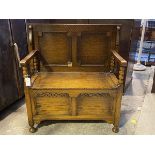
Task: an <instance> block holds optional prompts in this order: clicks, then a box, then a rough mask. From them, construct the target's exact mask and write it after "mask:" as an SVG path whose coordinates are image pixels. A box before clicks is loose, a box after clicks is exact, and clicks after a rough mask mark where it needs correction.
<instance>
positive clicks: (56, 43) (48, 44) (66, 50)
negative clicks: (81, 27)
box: [38, 32, 71, 65]
mask: <svg viewBox="0 0 155 155" xmlns="http://www.w3.org/2000/svg"><path fill="white" fill-rule="evenodd" d="M38 35H39V49H40V52H41V57H42V59H43V62H44V65H52V64H53V65H54V64H60V65H67V63H68V61H69V59H70V53H71V38H70V37H68V36H67V33H65V32H44V33H39V34H38Z"/></svg>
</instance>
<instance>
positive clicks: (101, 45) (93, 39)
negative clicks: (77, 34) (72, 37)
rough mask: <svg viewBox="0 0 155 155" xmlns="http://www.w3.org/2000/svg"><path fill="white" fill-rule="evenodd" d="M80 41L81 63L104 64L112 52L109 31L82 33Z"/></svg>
mask: <svg viewBox="0 0 155 155" xmlns="http://www.w3.org/2000/svg"><path fill="white" fill-rule="evenodd" d="M78 43H79V45H78V46H79V51H78V53H79V55H80V56H79V61H80V63H81V65H104V64H105V63H107V62H108V58H109V54H110V39H109V37H108V36H107V33H82V34H81V38H80V41H79V42H78Z"/></svg>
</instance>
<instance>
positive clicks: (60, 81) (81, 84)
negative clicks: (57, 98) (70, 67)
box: [32, 72, 119, 89]
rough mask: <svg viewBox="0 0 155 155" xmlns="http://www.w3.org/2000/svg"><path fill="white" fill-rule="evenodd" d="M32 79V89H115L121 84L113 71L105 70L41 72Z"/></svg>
mask: <svg viewBox="0 0 155 155" xmlns="http://www.w3.org/2000/svg"><path fill="white" fill-rule="evenodd" d="M32 79H33V80H32V89H114V88H117V87H118V85H119V83H118V79H117V78H116V76H115V75H114V74H113V73H104V72H39V73H38V74H37V75H35V77H33V78H32Z"/></svg>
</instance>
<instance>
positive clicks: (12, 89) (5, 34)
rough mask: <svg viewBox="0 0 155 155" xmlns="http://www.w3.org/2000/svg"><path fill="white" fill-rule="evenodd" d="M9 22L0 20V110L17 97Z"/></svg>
mask: <svg viewBox="0 0 155 155" xmlns="http://www.w3.org/2000/svg"><path fill="white" fill-rule="evenodd" d="M11 41H12V40H11V30H10V23H9V20H7V19H1V20H0V111H1V110H3V109H4V108H6V107H7V106H8V105H10V104H12V103H13V102H15V101H16V100H17V99H19V91H18V78H17V76H18V75H17V72H16V63H15V55H14V47H13V44H11Z"/></svg>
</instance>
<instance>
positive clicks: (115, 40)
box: [20, 24, 127, 132]
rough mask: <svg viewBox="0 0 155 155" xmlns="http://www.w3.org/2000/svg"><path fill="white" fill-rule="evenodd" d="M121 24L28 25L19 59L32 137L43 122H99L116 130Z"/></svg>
mask: <svg viewBox="0 0 155 155" xmlns="http://www.w3.org/2000/svg"><path fill="white" fill-rule="evenodd" d="M120 29H121V25H112V24H111V25H103V24H28V25H27V31H28V49H29V54H28V55H27V56H26V57H25V58H24V59H23V60H21V62H20V63H21V65H22V67H23V77H24V81H25V82H24V83H25V88H24V89H25V98H26V107H27V115H28V122H29V125H30V132H35V131H36V128H35V127H34V125H35V124H39V123H40V122H41V121H43V120H103V121H106V122H108V123H112V124H113V125H114V127H113V129H112V130H113V131H114V132H118V131H119V120H120V108H121V98H122V92H123V82H124V69H125V67H126V66H127V62H126V61H125V60H124V59H123V58H122V57H121V56H120V55H119V54H118V53H119V33H120Z"/></svg>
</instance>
